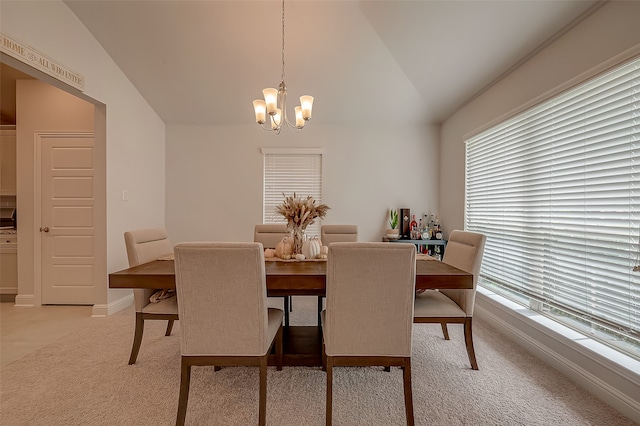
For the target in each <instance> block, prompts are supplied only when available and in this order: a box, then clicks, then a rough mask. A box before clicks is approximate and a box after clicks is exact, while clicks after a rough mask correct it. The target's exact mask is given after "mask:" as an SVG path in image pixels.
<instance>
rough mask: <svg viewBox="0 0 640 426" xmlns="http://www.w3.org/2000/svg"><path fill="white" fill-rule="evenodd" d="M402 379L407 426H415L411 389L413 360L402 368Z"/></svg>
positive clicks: (408, 361)
mask: <svg viewBox="0 0 640 426" xmlns="http://www.w3.org/2000/svg"><path fill="white" fill-rule="evenodd" d="M402 370H403V372H402V378H403V382H404V409H405V413H406V417H407V426H413V425H414V423H415V420H414V418H413V390H412V388H411V358H409V359H408V360H407V363H406V364H405V366H404V367H402Z"/></svg>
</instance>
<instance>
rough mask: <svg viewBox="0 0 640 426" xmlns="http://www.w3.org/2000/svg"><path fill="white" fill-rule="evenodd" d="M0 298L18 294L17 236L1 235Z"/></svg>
mask: <svg viewBox="0 0 640 426" xmlns="http://www.w3.org/2000/svg"><path fill="white" fill-rule="evenodd" d="M0 237H1V240H0V296H2V295H5V294H10V295H15V294H17V293H18V248H17V247H18V244H17V236H16V235H15V234H13V235H0Z"/></svg>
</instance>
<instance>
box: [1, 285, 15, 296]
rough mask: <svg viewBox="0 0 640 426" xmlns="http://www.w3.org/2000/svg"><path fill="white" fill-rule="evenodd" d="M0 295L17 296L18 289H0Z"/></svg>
mask: <svg viewBox="0 0 640 426" xmlns="http://www.w3.org/2000/svg"><path fill="white" fill-rule="evenodd" d="M0 294H12V295H16V294H18V287H17V286H16V287H0Z"/></svg>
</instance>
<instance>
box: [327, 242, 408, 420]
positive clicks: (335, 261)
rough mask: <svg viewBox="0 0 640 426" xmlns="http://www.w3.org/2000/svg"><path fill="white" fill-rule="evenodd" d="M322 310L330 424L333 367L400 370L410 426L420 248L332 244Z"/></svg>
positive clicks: (386, 244) (400, 245) (394, 245)
mask: <svg viewBox="0 0 640 426" xmlns="http://www.w3.org/2000/svg"><path fill="white" fill-rule="evenodd" d="M327 262H328V263H327V283H326V294H327V307H326V309H325V310H324V311H323V312H322V329H323V365H324V367H325V369H326V371H327V393H326V395H327V402H326V403H327V407H326V409H327V414H326V416H327V424H328V425H330V424H331V422H332V398H333V395H332V386H333V367H336V366H384V367H391V366H399V367H401V368H402V370H403V381H404V395H405V412H406V418H407V424H409V425H412V424H413V422H414V420H413V396H412V390H411V338H412V325H413V299H414V294H415V281H416V280H415V270H416V249H415V246H414V245H413V244H402V243H399V244H389V243H333V244H331V245H330V246H329V256H328V261H327Z"/></svg>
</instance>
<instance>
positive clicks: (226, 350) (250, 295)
mask: <svg viewBox="0 0 640 426" xmlns="http://www.w3.org/2000/svg"><path fill="white" fill-rule="evenodd" d="M174 252H175V257H176V260H175V266H176V290H177V293H178V308H179V312H180V350H181V354H182V356H181V378H180V397H179V402H178V414H177V420H176V424H178V425H182V424H184V421H185V418H186V414H187V401H188V398H189V383H190V377H191V367H192V366H194V365H205V366H206V365H208V366H240V365H256V366H259V367H260V374H259V376H260V397H259V415H258V419H259V424H260V425H264V424H265V423H266V410H267V357H268V355H269V352H270V349H271V347H272V346H273V344H274V342H275V346H276V365H277V369H278V370H281V369H282V318H283V312H282V310H281V309H276V308H268V307H267V288H266V275H265V265H264V251H263V246H262V244H260V243H217V242H200V243H181V244H176V246H175V249H174Z"/></svg>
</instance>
